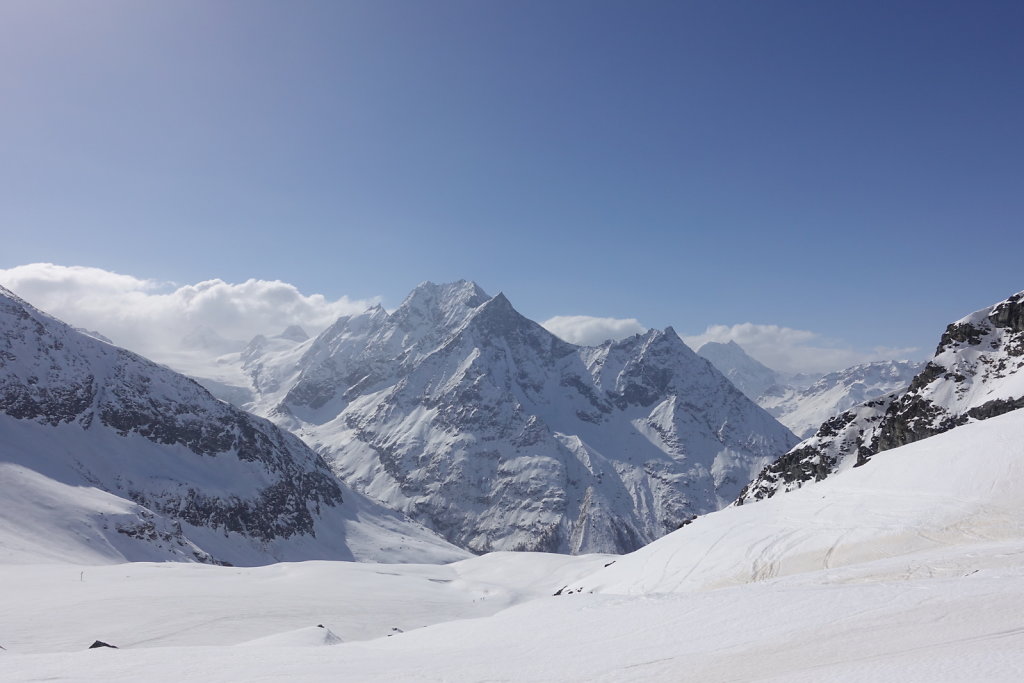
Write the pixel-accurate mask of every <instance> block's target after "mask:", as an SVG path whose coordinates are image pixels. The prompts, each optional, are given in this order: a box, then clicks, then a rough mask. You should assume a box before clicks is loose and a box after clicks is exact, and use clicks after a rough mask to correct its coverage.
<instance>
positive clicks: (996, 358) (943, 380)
mask: <svg viewBox="0 0 1024 683" xmlns="http://www.w3.org/2000/svg"><path fill="white" fill-rule="evenodd" d="M1022 367H1024V292H1020V293H1018V294H1014V295H1013V296H1011V297H1009V298H1008V299H1006V300H1004V301H1001V302H999V303H997V304H995V305H993V306H989V307H988V308H984V309H982V310H980V311H976V312H975V313H972V314H971V315H969V316H967V317H965V318H962V319H960V320H958V321H956V322H954V323H952V324H950V325H949V326H948V327H947V328H946V331H945V332H944V333H943V334H942V337H941V339H940V340H939V345H938V348H937V349H936V351H935V356H934V357H933V358H932V359H931V360H930V361H929V362H928V363H927V365H925V367H924V369H923V370H921V372H919V373H918V374H917V375H916V376H915V377H914V379H913V381H912V382H911V383H910V386H909V387H908V388H906V389H904V390H902V391H896V392H893V393H891V394H887V395H885V396H881V397H879V398H876V399H873V400H869V401H867V402H865V403H862V404H860V405H858V406H856V407H854V408H852V409H850V410H848V411H846V412H844V413H842V414H840V415H837V416H835V417H833V418H831V419H830V420H828V421H827V422H825V423H824V424H822V426H821V428H820V429H819V430H818V432H817V433H816V434H815V435H814V436H812V437H811V438H809V439H807V440H805V441H803V442H801V443H800V444H799V445H797V446H796V447H795V448H794V449H793V450H791V451H790V452H789V453H787V454H786V455H785V456H783V457H782V458H780V459H779V460H778V461H776V462H774V463H772V464H771V465H770V466H768V467H766V468H765V470H764V471H763V472H762V473H761V474H760V475H758V477H757V479H756V480H754V481H753V482H751V484H750V486H748V487H747V489H746V490H745V491H744V492H743V494H742V495H741V496H740V497H739V499H738V500H737V502H738V503H743V502H749V501H752V500H757V499H761V498H767V497H770V496H773V495H774V494H775V493H777V492H779V491H787V490H791V489H793V488H798V487H800V486H802V485H803V484H804V483H807V482H810V481H812V480H813V481H818V480H821V479H824V478H826V477H828V476H829V475H831V474H832V473H834V472H837V471H841V470H844V469H848V468H850V467H855V466H858V465H863V464H865V463H866V462H868V461H869V460H871V458H872V457H873V456H875V455H876V454H878V453H880V452H883V451H887V450H889V449H892V448H896V447H898V446H902V445H904V444H908V443H912V442H915V441H919V440H921V439H925V438H928V437H930V436H934V435H936V434H940V433H942V432H945V431H948V430H950V429H953V428H954V427H958V426H961V425H964V424H967V423H969V422H974V421H978V420H985V419H988V418H990V417H994V416H997V415H1001V414H1003V413H1006V412H1009V411H1012V410H1016V409H1017V408H1020V407H1024V372H1021V368H1022Z"/></svg>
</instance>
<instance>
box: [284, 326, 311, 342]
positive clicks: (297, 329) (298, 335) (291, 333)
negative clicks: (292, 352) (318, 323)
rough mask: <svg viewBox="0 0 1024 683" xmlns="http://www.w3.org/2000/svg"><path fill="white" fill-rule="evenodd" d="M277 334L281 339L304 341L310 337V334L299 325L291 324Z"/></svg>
mask: <svg viewBox="0 0 1024 683" xmlns="http://www.w3.org/2000/svg"><path fill="white" fill-rule="evenodd" d="M277 336H278V338H279V339H287V340H289V341H293V342H304V341H306V340H307V339H309V335H308V334H307V333H306V331H305V330H304V329H302V327H301V326H299V325H289V326H288V327H286V328H285V329H284V331H283V332H281V334H279V335H277Z"/></svg>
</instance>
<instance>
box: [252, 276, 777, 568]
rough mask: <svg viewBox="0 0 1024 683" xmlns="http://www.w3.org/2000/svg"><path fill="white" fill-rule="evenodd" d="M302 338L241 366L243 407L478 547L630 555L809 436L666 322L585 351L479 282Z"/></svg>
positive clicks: (256, 354)
mask: <svg viewBox="0 0 1024 683" xmlns="http://www.w3.org/2000/svg"><path fill="white" fill-rule="evenodd" d="M289 336H290V335H284V336H278V337H276V338H273V339H267V338H263V337H260V338H257V339H254V340H253V342H252V343H250V344H249V346H248V347H247V348H246V349H245V350H244V351H243V352H242V353H241V354H239V355H238V356H237V359H236V362H237V363H238V364H239V365H240V367H241V369H242V371H243V372H244V374H245V376H246V377H247V379H248V383H249V386H248V387H247V389H248V391H250V392H251V395H252V397H253V400H252V401H251V402H250V403H248V404H246V408H247V409H249V410H252V411H253V412H254V413H256V414H258V415H262V416H265V417H267V418H269V419H271V420H272V421H274V422H275V423H276V424H278V425H280V426H282V427H284V428H286V429H288V430H290V431H292V432H294V433H295V434H297V435H299V436H301V437H302V438H303V440H305V441H306V443H308V444H309V445H310V446H312V447H313V448H314V449H315V450H316V451H317V452H318V453H319V454H320V455H322V456H323V457H324V458H325V459H326V460H327V462H328V463H329V464H330V465H331V467H332V469H333V470H334V471H335V472H336V473H337V474H338V475H339V477H340V478H341V479H343V480H344V481H346V482H348V483H349V484H351V485H352V486H353V487H355V488H356V489H357V490H359V491H361V492H363V493H365V494H367V495H368V496H370V497H372V498H375V499H378V500H380V501H382V502H383V503H384V504H385V505H387V506H388V507H391V508H393V509H396V510H400V511H402V512H404V513H405V514H407V515H409V516H410V517H412V518H413V519H415V520H417V521H419V522H421V523H423V524H425V525H426V526H428V527H430V528H431V529H434V530H435V531H437V532H438V533H440V534H441V535H443V536H444V537H445V538H447V539H448V540H450V541H451V542H453V543H455V544H456V545H459V546H461V547H464V548H468V549H470V550H472V551H474V552H486V551H490V550H501V549H504V550H511V549H516V550H544V551H551V552H563V553H565V552H568V553H587V552H628V551H630V550H633V549H636V548H638V547H640V546H642V545H644V544H646V543H648V542H650V541H651V540H653V539H655V538H658V537H660V536H662V535H664V534H665V533H667V532H669V531H672V530H673V529H676V528H678V527H679V526H680V525H682V524H684V523H686V522H687V521H689V520H690V519H692V518H693V517H695V516H697V515H700V514H704V513H706V512H711V511H712V510H716V509H718V508H720V507H722V506H723V505H726V504H728V503H729V502H730V501H731V500H733V499H734V498H735V496H736V495H737V494H738V493H739V491H740V490H741V489H742V487H743V486H744V484H745V483H746V482H747V481H749V479H750V478H751V477H752V476H753V475H754V474H756V473H757V472H758V471H759V470H760V469H761V468H762V467H763V466H764V465H765V464H766V463H768V462H770V461H772V460H774V459H775V458H776V457H778V455H780V454H781V453H783V452H785V451H787V450H789V448H790V447H791V446H792V445H793V444H795V443H796V439H795V438H794V436H793V435H792V434H791V433H790V432H789V430H787V429H786V428H785V427H783V426H782V425H780V424H779V423H778V422H777V421H775V420H774V419H773V418H772V417H771V416H770V415H768V414H767V413H766V412H765V411H764V410H762V409H761V408H759V407H758V406H756V405H755V404H754V403H753V402H751V401H750V400H749V399H747V398H746V397H745V396H744V395H743V394H742V393H741V392H740V391H739V390H737V389H736V388H735V387H734V386H733V385H732V384H731V383H730V382H729V381H728V380H727V379H725V378H724V377H723V376H722V375H721V373H719V372H718V371H717V370H716V369H715V368H714V366H712V365H711V364H710V363H709V362H707V361H706V360H704V359H703V358H701V357H699V356H698V355H697V354H695V353H694V352H693V351H692V350H690V349H689V348H688V347H687V346H686V345H685V344H684V343H683V342H682V340H680V338H679V336H678V335H677V334H676V333H675V332H674V331H673V330H672V329H671V328H668V329H666V330H651V331H648V332H647V333H645V334H641V335H636V336H633V337H631V338H628V339H624V340H621V341H609V342H606V343H604V344H602V345H600V346H596V347H581V346H575V345H573V344H569V343H567V342H565V341H563V340H561V339H559V338H558V337H556V336H554V335H553V334H551V333H550V332H548V331H547V330H545V329H544V328H543V327H541V326H540V325H538V324H537V323H535V322H533V321H531V320H528V319H527V318H525V317H523V316H522V315H520V314H519V313H518V312H517V311H516V310H515V309H514V308H513V306H512V304H511V303H510V302H509V300H508V299H507V298H506V297H505V296H504V295H503V294H498V295H496V296H493V297H492V296H490V295H488V294H487V293H486V292H484V291H483V290H482V289H481V288H480V287H479V286H477V285H476V284H475V283H472V282H466V281H459V282H455V283H450V284H445V285H437V284H433V283H429V282H428V283H424V284H422V285H420V286H419V287H417V288H416V289H415V290H414V291H413V292H412V293H411V294H410V295H409V296H408V297H407V298H406V299H405V301H404V302H403V303H402V304H401V305H400V306H399V307H398V308H397V309H396V310H395V311H393V312H391V313H389V312H387V311H385V310H384V309H383V308H381V307H380V306H376V307H374V308H371V309H369V310H368V311H366V312H365V313H363V314H361V315H355V316H345V317H342V318H341V319H339V320H338V321H337V322H335V323H334V324H333V325H331V326H330V327H329V328H328V329H326V330H325V331H324V332H322V333H321V334H320V335H318V336H317V337H315V338H313V339H309V340H305V341H299V340H298V339H290V338H289Z"/></svg>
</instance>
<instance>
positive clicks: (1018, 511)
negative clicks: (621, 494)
mask: <svg viewBox="0 0 1024 683" xmlns="http://www.w3.org/2000/svg"><path fill="white" fill-rule="evenodd" d="M1022 501H1024V412H1022V411H1015V412H1012V413H1009V414H1007V415H1003V416H1001V417H996V418H992V419H990V420H986V421H984V422H979V423H976V424H970V425H966V426H964V427H960V428H957V429H955V430H953V431H950V432H948V433H945V434H942V435H939V436H935V437H932V438H930V439H927V440H925V441H922V442H918V443H915V444H911V445H910V446H906V447H903V448H900V449H895V450H892V451H888V452H886V453H883V454H880V455H879V456H877V457H876V458H875V459H874V460H872V461H871V463H869V464H868V465H866V466H864V467H861V468H856V469H853V470H850V471H847V472H843V473H841V474H839V475H837V476H835V477H832V478H830V479H828V480H826V481H824V482H821V483H819V484H818V485H816V486H812V487H807V488H805V489H802V490H799V491H795V492H792V493H789V494H786V495H784V496H778V497H776V498H773V499H770V500H767V501H763V502H758V503H753V504H748V505H744V506H742V507H740V508H729V509H726V510H724V511H721V512H718V513H713V514H711V515H708V516H706V517H703V518H701V519H698V520H697V521H695V522H694V523H692V524H690V525H688V526H687V527H685V528H683V529H682V530H680V531H678V532H676V533H673V534H670V535H669V536H666V537H664V538H662V539H660V540H658V541H656V542H654V543H652V544H651V545H649V546H647V547H645V548H643V549H641V550H639V551H637V552H635V553H632V554H631V555H627V556H623V557H612V556H581V557H566V556H559V555H546V554H511V553H496V554H492V555H487V556H483V557H479V558H473V559H469V560H464V561H462V562H459V563H456V564H452V565H445V566H429V565H372V564H356V563H343V562H306V563H297V564H279V565H272V566H267V567H258V568H232V567H213V566H205V565H198V564H176V563H166V564H153V563H138V564H117V565H106V566H78V565H71V564H64V565H59V564H51V565H6V566H0V582H2V585H3V586H4V599H3V601H2V603H0V645H2V646H4V647H5V648H6V650H5V651H0V678H2V679H4V680H106V681H109V680H113V681H136V680H168V681H172V680H191V679H202V680H204V681H236V680H250V681H278V680H281V681H284V680H289V681H292V680H313V681H318V680H324V681H327V680H331V681H337V680H347V681H483V680H523V681H559V680H569V681H595V680H596V681H652V680H654V681H753V680H758V681H824V680H828V681H880V680H899V681H1020V680H1024V508H1022V506H1021V502H1022ZM2 542H4V539H3V538H2V537H0V543H2ZM613 560H614V564H609V563H611V562H612V561H613ZM606 564H608V565H609V566H607V567H606V566H605V565H606ZM559 590H561V595H558V596H554V595H553V594H554V593H555V592H557V591H559ZM318 625H323V627H324V628H323V629H319V628H318ZM325 630H329V631H330V632H331V633H333V634H335V635H336V636H337V638H338V639H340V640H341V641H343V642H341V643H337V644H333V645H328V644H325V643H326V642H327V641H331V642H334V641H333V639H331V638H327V637H326V636H325V635H324V634H322V633H321V631H325ZM389 636H390V637H389ZM96 639H99V640H103V641H106V642H109V643H112V644H115V645H119V646H120V647H121V649H119V650H109V649H99V650H86V649H85V648H86V647H87V646H88V645H89V644H90V643H92V642H93V640H96ZM254 641H255V642H254Z"/></svg>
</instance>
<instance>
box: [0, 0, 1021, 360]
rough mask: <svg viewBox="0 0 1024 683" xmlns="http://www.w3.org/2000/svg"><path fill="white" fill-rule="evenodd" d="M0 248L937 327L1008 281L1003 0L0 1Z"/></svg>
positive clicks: (1013, 24) (677, 319)
mask: <svg viewBox="0 0 1024 683" xmlns="http://www.w3.org/2000/svg"><path fill="white" fill-rule="evenodd" d="M0 92H2V94H3V96H2V105H0V131H2V132H0V135H2V137H0V142H2V145H0V152H2V153H0V230H2V233H3V239H2V245H3V247H2V249H0V267H11V266H15V265H19V264H23V263H29V262H34V261H50V262H54V263H58V264H64V265H88V266H98V267H102V268H107V269H110V270H115V271H118V272H123V273H129V274H132V275H137V276H140V277H150V278H158V279H166V280H173V281H177V282H195V281H198V280H202V279H206V278H211V277H220V278H223V279H225V280H228V281H240V280H244V279H246V278H249V277H256V278H267V279H281V280H285V281H288V282H291V283H294V284H295V285H297V286H298V287H299V288H300V289H302V290H303V291H304V292H307V293H312V292H321V293H324V294H326V295H328V296H331V297H333V296H338V295H341V294H348V295H350V296H353V297H370V296H373V295H382V296H383V297H384V302H385V304H387V305H394V304H395V303H397V302H398V301H399V300H400V299H401V297H402V296H403V295H404V294H405V293H406V292H407V291H408V290H409V289H411V288H412V287H413V286H414V285H415V284H416V283H418V282H419V281H421V280H426V279H430V280H434V281H445V280H452V279H457V278H463V277H464V278H471V279H475V280H477V281H478V282H480V283H481V285H482V286H483V287H484V288H485V289H487V290H488V291H491V292H496V291H498V290H504V291H505V292H506V293H507V294H508V295H509V297H510V298H511V299H512V301H513V303H514V304H515V305H516V306H517V307H518V308H519V309H520V310H521V311H522V312H524V313H525V314H527V315H529V316H530V317H533V318H535V319H538V320H540V319H544V318H547V317H549V316H552V315H559V314H562V315H570V314H589V315H600V316H615V317H636V318H639V319H640V320H641V321H642V322H644V323H646V324H648V325H653V326H659V327H662V326H665V325H669V324H672V325H675V326H676V327H677V329H680V331H687V332H700V331H701V330H703V328H704V327H705V326H706V325H707V324H710V323H723V324H731V323H739V322H746V321H751V322H755V323H772V324H778V325H785V326H789V327H795V328H801V329H810V330H814V331H817V332H821V333H824V334H827V335H829V336H832V337H836V338H840V339H844V340H848V341H849V342H850V343H852V344H860V345H874V344H886V345H892V346H907V345H923V346H926V347H930V346H932V345H934V343H935V341H936V339H937V335H938V333H939V331H941V326H942V325H943V324H945V322H947V321H948V320H949V319H951V318H955V317H958V316H960V315H962V314H966V313H967V312H969V311H970V310H973V309H975V308H979V307H981V306H984V305H987V304H989V303H991V302H993V301H996V300H998V299H1000V298H1002V297H1004V296H1006V295H1007V294H1010V293H1012V292H1014V291H1018V290H1020V289H1024V268H1022V252H1024V249H1022V247H1024V225H1022V220H1021V219H1022V216H1024V2H1019V1H1008V2H986V1H984V0H972V1H970V2H968V1H966V0H965V1H961V2H943V1H941V0H937V1H927V2H923V1H922V2H902V1H899V0H885V1H882V2H873V1H857V2H853V1H851V2H839V1H834V2H833V1H827V2H821V1H818V0H808V1H805V2H789V1H774V0H772V1H762V0H752V1H750V2H728V1H723V2H719V1H710V0H709V1H705V2H685V1H683V0H677V1H674V2H654V1H647V2H643V1H642V2H627V1H625V0H623V1H622V2H599V1H593V0H587V1H582V2H568V1H559V0H545V1H543V2H526V1H523V0H514V1H513V0H509V1H506V2H496V1H491V0H472V1H464V2H448V1H444V0H436V1H430V2H425V1H418V0H417V1H412V0H410V1H407V2H397V1H396V2H392V1H387V0H371V1H367V2H346V1H343V0H329V1H326V2H308V1H307V2H302V1H298V2H290V1H289V2H286V1H285V0H281V1H279V2H256V1H254V0H237V1H227V0H220V1H209V0H203V1H194V2H188V1H186V2H180V1H176V2H135V1H124V2H105V1H102V0H97V1H95V2H88V3H87V2H48V1H45V0H43V1H35V0H33V1H27V2H15V1H11V0H7V1H6V2H4V3H3V4H2V5H0Z"/></svg>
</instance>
